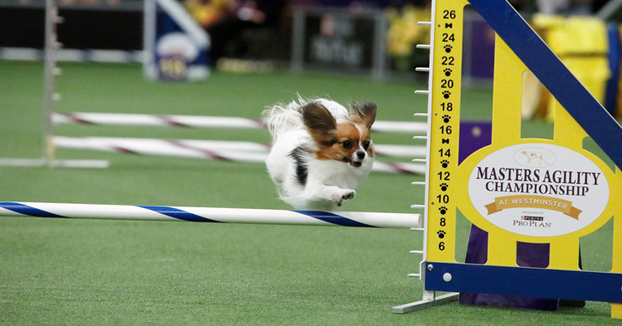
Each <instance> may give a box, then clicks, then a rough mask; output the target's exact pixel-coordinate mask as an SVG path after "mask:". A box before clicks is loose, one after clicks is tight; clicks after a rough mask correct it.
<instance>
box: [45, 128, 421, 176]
mask: <svg viewBox="0 0 622 326" xmlns="http://www.w3.org/2000/svg"><path fill="white" fill-rule="evenodd" d="M53 142H54V146H56V147H59V148H71V149H80V150H96V151H106V152H117V153H129V154H142V155H158V156H177V157H188V158H200V159H212V160H224V161H234V162H252V163H262V164H263V163H265V161H266V158H267V157H268V152H267V151H265V150H264V151H263V152H257V151H255V152H253V151H242V150H236V149H232V148H231V147H230V148H228V149H213V148H212V149H206V147H201V146H206V145H205V144H201V141H181V140H180V141H167V140H161V139H136V138H134V139H131V138H130V139H126V138H103V137H86V138H73V137H61V136H56V137H54V139H53ZM197 144H198V145H199V146H196V145H197ZM220 145H222V144H220ZM247 145H248V144H246V145H244V144H242V145H241V146H247ZM372 171H375V172H385V173H403V174H424V173H425V172H426V167H425V165H424V164H412V163H385V162H380V161H378V160H376V161H375V162H374V166H373V169H372Z"/></svg>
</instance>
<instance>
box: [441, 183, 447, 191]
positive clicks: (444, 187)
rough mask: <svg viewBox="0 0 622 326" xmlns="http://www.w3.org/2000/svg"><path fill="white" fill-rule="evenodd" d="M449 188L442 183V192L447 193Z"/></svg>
mask: <svg viewBox="0 0 622 326" xmlns="http://www.w3.org/2000/svg"><path fill="white" fill-rule="evenodd" d="M448 188H449V185H448V184H446V183H441V190H442V191H447V189H448Z"/></svg>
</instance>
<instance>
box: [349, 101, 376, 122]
mask: <svg viewBox="0 0 622 326" xmlns="http://www.w3.org/2000/svg"><path fill="white" fill-rule="evenodd" d="M352 109H354V115H355V116H356V117H357V118H358V119H360V120H361V121H362V123H363V124H365V126H366V127H367V129H371V126H372V125H373V124H374V121H376V104H375V103H372V102H365V103H362V104H359V103H352Z"/></svg>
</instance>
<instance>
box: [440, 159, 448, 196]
mask: <svg viewBox="0 0 622 326" xmlns="http://www.w3.org/2000/svg"><path fill="white" fill-rule="evenodd" d="M441 166H442V167H443V169H446V168H447V167H448V166H449V161H448V160H442V161H441ZM445 186H446V185H445ZM441 189H442V185H441Z"/></svg>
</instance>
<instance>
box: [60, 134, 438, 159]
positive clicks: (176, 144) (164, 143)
mask: <svg viewBox="0 0 622 326" xmlns="http://www.w3.org/2000/svg"><path fill="white" fill-rule="evenodd" d="M54 144H55V145H56V146H58V147H65V146H66V147H68V148H73V147H77V148H79V147H80V146H85V147H88V146H93V147H99V146H116V147H132V148H192V149H196V150H205V151H239V152H250V153H252V152H257V153H267V152H269V151H270V149H271V148H272V145H270V144H264V143H257V142H249V141H229V140H195V139H177V140H164V139H155V138H125V137H64V136H56V137H54ZM374 153H375V154H376V155H379V156H393V157H409V158H413V157H425V156H426V155H427V149H426V147H425V146H408V145H380V144H374Z"/></svg>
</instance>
